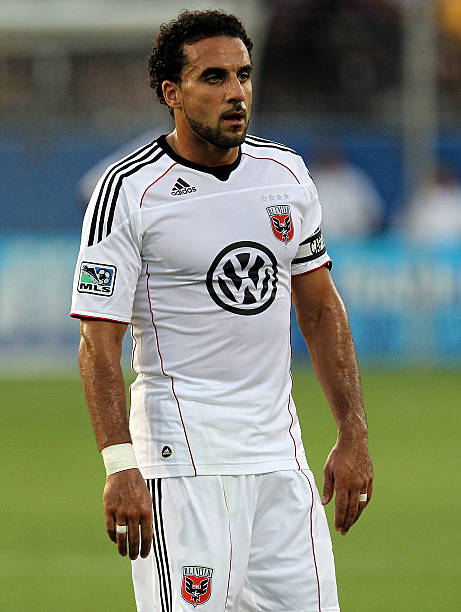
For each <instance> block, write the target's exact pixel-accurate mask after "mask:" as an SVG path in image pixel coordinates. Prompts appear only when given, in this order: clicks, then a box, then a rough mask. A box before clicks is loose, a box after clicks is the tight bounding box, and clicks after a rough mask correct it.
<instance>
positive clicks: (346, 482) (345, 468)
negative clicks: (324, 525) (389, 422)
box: [322, 435, 373, 535]
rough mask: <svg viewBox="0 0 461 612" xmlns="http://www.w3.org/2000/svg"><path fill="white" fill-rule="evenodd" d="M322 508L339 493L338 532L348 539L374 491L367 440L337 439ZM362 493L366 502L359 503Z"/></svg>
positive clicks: (328, 467) (326, 480)
mask: <svg viewBox="0 0 461 612" xmlns="http://www.w3.org/2000/svg"><path fill="white" fill-rule="evenodd" d="M324 477H325V480H324V485H323V495H322V504H323V505H326V504H328V503H329V502H330V501H331V498H332V497H333V492H334V491H336V500H335V529H336V531H339V532H340V533H341V535H346V534H347V532H348V531H349V529H350V528H351V527H352V525H353V524H354V523H355V522H356V521H357V519H358V518H359V516H360V515H361V514H362V512H363V510H364V509H365V507H366V506H367V505H368V503H369V502H370V499H371V494H372V491H373V464H372V462H371V458H370V454H369V452H368V444H367V439H366V437H361V438H354V437H348V436H344V437H343V436H341V435H340V436H338V441H337V442H336V444H335V446H334V448H333V450H332V451H331V453H330V454H329V455H328V459H327V462H326V464H325V469H324ZM361 493H366V494H367V495H368V498H367V501H364V502H361V501H359V497H360V494H361Z"/></svg>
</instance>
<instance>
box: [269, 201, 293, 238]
mask: <svg viewBox="0 0 461 612" xmlns="http://www.w3.org/2000/svg"><path fill="white" fill-rule="evenodd" d="M266 210H267V214H268V215H269V219H270V221H271V226H272V232H273V233H274V236H275V237H276V238H278V239H279V240H281V241H282V242H284V243H285V244H286V243H287V242H290V240H291V239H292V238H293V234H294V228H293V221H292V219H291V212H290V206H289V204H278V205H275V206H268V207H267V208H266Z"/></svg>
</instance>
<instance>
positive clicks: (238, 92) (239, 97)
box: [226, 74, 245, 102]
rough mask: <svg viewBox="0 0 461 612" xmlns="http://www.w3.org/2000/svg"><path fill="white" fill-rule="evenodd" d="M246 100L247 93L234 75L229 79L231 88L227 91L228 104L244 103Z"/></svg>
mask: <svg viewBox="0 0 461 612" xmlns="http://www.w3.org/2000/svg"><path fill="white" fill-rule="evenodd" d="M244 100H245V92H244V91H243V87H242V83H241V82H240V79H239V78H238V76H237V75H236V74H233V75H232V76H231V78H230V79H229V87H228V88H227V91H226V102H233V101H235V102H243V101H244Z"/></svg>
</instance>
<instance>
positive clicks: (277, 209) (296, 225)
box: [143, 185, 306, 277]
mask: <svg viewBox="0 0 461 612" xmlns="http://www.w3.org/2000/svg"><path fill="white" fill-rule="evenodd" d="M305 208H306V202H305V200H304V191H303V190H302V189H301V188H299V187H298V186H294V185H291V186H288V187H286V186H283V185H280V186H279V188H277V185H275V186H271V187H270V188H268V189H263V188H254V189H245V190H240V191H227V192H221V193H219V194H217V193H213V194H210V195H205V196H200V197H189V198H187V199H183V200H181V201H176V202H169V203H167V204H163V205H158V206H153V207H150V208H147V209H146V210H145V211H143V259H145V260H146V261H148V262H152V263H155V264H156V265H158V266H160V267H161V268H163V269H164V270H165V271H168V272H169V273H177V274H185V275H192V276H197V277H203V275H204V274H205V275H206V274H207V272H208V271H209V269H210V266H212V265H213V262H214V263H215V264H216V260H217V259H218V260H219V259H220V257H221V258H222V257H224V258H227V259H226V261H227V260H229V259H230V261H231V262H232V265H233V266H234V267H235V266H237V267H239V266H240V267H242V266H243V268H244V269H248V270H249V269H250V268H251V266H252V265H254V264H256V265H258V264H259V263H261V260H263V261H264V262H265V263H268V261H271V262H272V264H273V265H277V266H278V267H280V268H287V267H289V266H290V264H291V261H292V259H293V258H294V256H295V254H296V251H297V249H298V244H299V236H300V229H301V223H302V216H303V213H304V212H305ZM258 255H259V258H258Z"/></svg>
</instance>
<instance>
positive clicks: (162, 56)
mask: <svg viewBox="0 0 461 612" xmlns="http://www.w3.org/2000/svg"><path fill="white" fill-rule="evenodd" d="M213 36H230V37H232V38H240V39H241V40H242V41H243V43H244V45H245V47H246V48H247V50H248V53H249V55H250V58H251V50H252V49H253V42H252V41H251V38H250V37H249V36H248V34H247V33H246V31H245V28H244V26H243V24H242V22H241V21H240V20H239V19H238V18H237V17H235V15H230V14H229V13H225V12H224V11H217V10H209V11H187V10H186V11H181V12H180V13H179V16H178V18H177V19H174V20H173V21H170V22H169V23H164V24H162V25H161V26H160V33H159V35H158V37H157V40H156V41H155V42H154V47H153V49H152V55H151V56H150V57H149V58H148V65H147V66H148V74H149V84H150V86H151V87H152V89H154V90H155V91H156V93H157V97H158V99H159V100H160V103H161V104H166V102H165V98H164V97H163V92H162V83H163V81H166V80H168V81H173V83H179V82H180V81H181V71H182V69H183V67H184V65H185V63H186V55H185V53H184V45H185V44H187V43H194V42H197V41H199V40H203V39H205V38H211V37H213ZM170 113H171V114H173V109H171V108H170Z"/></svg>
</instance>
